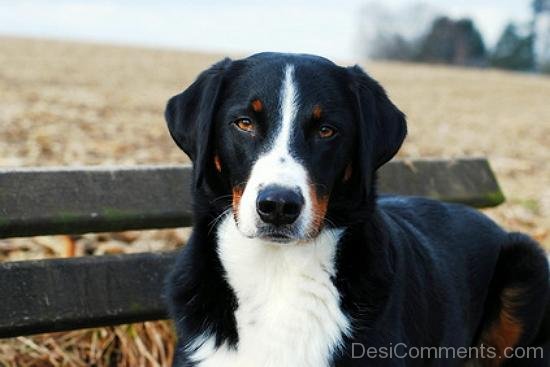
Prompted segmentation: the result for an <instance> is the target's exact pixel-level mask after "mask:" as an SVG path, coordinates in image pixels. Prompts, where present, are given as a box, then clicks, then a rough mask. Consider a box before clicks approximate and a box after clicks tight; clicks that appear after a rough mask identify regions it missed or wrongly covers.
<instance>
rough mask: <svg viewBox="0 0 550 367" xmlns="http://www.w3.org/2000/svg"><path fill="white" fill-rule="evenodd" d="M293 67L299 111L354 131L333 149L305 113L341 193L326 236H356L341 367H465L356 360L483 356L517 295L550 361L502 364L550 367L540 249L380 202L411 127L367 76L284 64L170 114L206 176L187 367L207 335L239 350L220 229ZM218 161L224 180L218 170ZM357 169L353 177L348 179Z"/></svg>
mask: <svg viewBox="0 0 550 367" xmlns="http://www.w3.org/2000/svg"><path fill="white" fill-rule="evenodd" d="M288 63H292V64H294V65H295V67H296V79H297V82H298V84H299V86H300V92H301V95H300V100H299V105H300V109H301V110H302V109H303V110H304V111H307V110H308V109H309V108H311V107H312V106H313V105H315V104H316V103H322V104H323V105H324V106H325V107H326V111H325V113H326V115H325V116H326V118H327V119H328V120H329V121H330V122H332V123H334V124H335V125H336V127H337V128H338V130H339V131H341V132H342V133H341V134H339V136H338V137H337V138H335V139H334V141H332V142H331V141H329V142H322V143H320V142H317V141H316V140H315V139H313V138H311V135H310V130H311V126H310V122H309V120H308V117H307V116H306V115H300V114H299V115H298V117H297V120H298V121H301V123H303V126H304V128H303V129H302V130H299V131H298V132H297V133H296V135H295V136H294V139H295V140H296V141H298V142H300V144H296V145H295V146H293V149H295V150H294V151H293V154H294V155H296V156H297V157H300V159H301V160H302V161H303V163H304V164H305V166H306V167H307V169H308V171H309V173H310V175H311V178H312V180H313V182H314V183H315V184H316V185H317V186H318V187H319V190H320V191H321V193H322V194H327V195H328V194H330V201H329V203H328V211H327V214H326V221H325V223H324V225H325V226H328V227H330V226H336V227H345V228H346V231H345V234H344V236H343V238H342V239H341V240H340V242H339V244H338V252H337V259H336V269H337V276H336V277H335V279H333V281H334V284H335V285H336V287H337V289H338V291H339V293H340V296H341V308H342V309H343V311H344V312H345V314H346V315H347V316H348V317H349V318H350V320H352V326H353V330H354V333H353V335H352V337H350V338H348V339H346V340H345V342H344V350H343V351H341V352H336V353H335V354H334V356H333V361H332V362H333V365H335V366H462V365H464V362H465V360H464V359H460V358H456V359H431V360H427V359H420V358H415V359H412V358H410V359H406V358H405V359H397V358H393V359H389V358H386V359H384V358H378V359H372V358H368V357H367V356H364V358H352V354H353V353H352V352H353V345H354V343H361V344H362V345H363V346H364V347H366V348H367V347H390V346H392V345H393V346H395V345H396V344H398V343H405V344H407V345H408V346H409V347H456V348H458V347H471V346H478V345H479V344H480V343H481V342H483V341H484V340H485V339H486V338H488V336H487V335H488V333H489V332H490V331H491V330H493V329H494V328H495V325H497V323H498V318H499V315H501V311H502V310H503V307H504V306H503V302H504V301H503V300H502V295H503V294H506V292H507V291H508V290H510V289H513V290H514V291H515V292H516V293H517V294H518V298H519V299H517V300H514V301H513V302H512V303H513V305H514V306H513V310H512V311H511V312H512V313H513V317H514V320H516V321H517V322H518V324H521V326H522V332H521V336H520V338H519V339H518V340H517V342H516V343H515V344H514V346H530V345H539V346H545V347H546V348H547V349H546V350H545V354H547V356H545V357H546V359H544V360H502V362H504V363H506V366H516V365H517V366H520V365H521V366H539V365H540V366H542V365H544V366H547V365H548V363H549V362H548V360H549V359H548V358H550V348H549V343H550V341H549V340H550V316H549V312H547V311H546V309H547V308H548V302H547V299H548V293H549V284H548V265H547V261H546V258H545V256H544V253H543V252H542V250H541V249H540V248H539V247H538V245H537V244H536V243H535V242H533V241H532V240H531V239H530V238H528V237H527V236H524V235H521V234H510V233H507V232H505V231H504V230H502V229H501V228H499V227H498V226H497V225H496V224H495V223H493V222H492V221H491V220H489V219H488V218H487V217H485V216H484V215H482V214H480V213H479V212H477V211H475V210H473V209H470V208H467V207H465V206H461V205H455V204H445V203H440V202H436V201H433V200H428V199H422V198H414V197H395V196H388V197H380V198H377V195H376V170H377V168H379V167H380V166H381V165H383V164H384V163H385V162H387V161H388V160H390V159H391V158H392V157H393V156H394V155H395V154H396V152H397V151H398V149H399V148H400V146H401V144H402V142H403V140H404V138H405V135H406V124H405V117H404V115H403V114H402V113H401V112H400V111H399V110H398V109H397V108H396V107H395V106H394V105H393V103H392V102H391V101H390V100H389V98H388V97H387V95H386V93H385V92H384V90H383V89H382V87H381V86H380V85H379V84H378V83H377V82H376V81H374V80H373V79H372V78H370V77H369V76H368V75H367V74H365V73H364V72H363V71H362V70H361V69H360V68H359V67H358V66H355V67H351V68H342V67H339V66H336V65H334V64H333V63H332V62H330V61H328V60H326V59H322V58H319V57H315V56H309V55H288V54H273V53H264V54H259V55H254V56H252V57H250V58H247V59H243V60H237V61H232V60H229V59H225V60H223V61H221V62H219V63H217V64H216V65H214V66H212V67H211V68H210V69H208V70H206V71H205V72H203V73H202V74H201V75H200V76H199V77H198V79H197V81H195V83H193V84H192V85H191V86H190V87H189V88H188V89H186V90H185V91H184V92H183V93H181V94H179V95H177V96H175V97H173V98H172V99H171V100H170V101H169V103H168V106H167V109H166V120H167V122H168V127H169V130H170V133H171V135H172V137H173V138H174V140H175V142H176V143H177V144H178V146H179V147H180V148H182V149H183V150H184V151H185V152H186V153H187V154H188V155H189V156H190V157H191V159H192V160H193V162H194V177H195V185H194V187H193V196H194V200H195V226H194V230H193V234H192V237H191V239H190V240H189V242H188V244H187V245H186V246H185V247H184V248H183V249H182V251H181V253H180V255H179V256H178V259H177V262H176V265H175V267H174V269H173V271H172V273H171V275H170V276H169V278H168V281H167V295H168V299H169V306H170V314H171V316H172V318H173V319H174V321H175V323H176V329H177V332H178V338H179V342H178V347H177V350H176V361H175V363H174V365H175V366H192V365H193V364H192V363H191V362H190V361H189V360H188V356H187V355H186V351H185V350H184V348H183V346H185V345H187V344H189V343H190V342H192V340H193V339H194V338H195V337H196V336H198V335H201V334H205V333H206V334H208V335H213V336H215V338H216V345H221V344H222V343H227V344H228V345H229V346H231V347H232V348H237V347H238V340H239V336H238V333H237V328H236V322H235V316H234V311H235V309H236V308H237V306H238V305H237V300H236V297H235V294H234V293H233V290H232V289H231V287H230V285H229V284H228V283H227V282H226V280H225V278H224V269H223V266H222V264H221V262H220V260H219V258H218V255H217V252H216V249H217V244H216V229H217V228H216V225H217V219H218V217H219V216H220V215H221V214H222V213H223V211H224V210H225V209H226V208H227V207H228V206H230V205H231V195H232V190H233V189H234V188H235V187H238V186H239V185H242V184H243V183H244V182H246V179H247V177H248V174H249V173H250V169H251V166H252V165H253V163H254V160H255V159H256V158H257V157H258V155H259V154H260V153H261V152H262V149H263V144H264V142H265V141H267V140H269V138H270V136H271V135H272V134H273V131H272V130H273V129H274V128H275V127H274V121H276V120H277V119H278V118H279V116H278V113H277V111H278V110H277V96H276V94H277V93H278V88H279V84H277V83H279V82H280V78H281V77H280V75H281V73H282V69H283V67H284V65H286V64H288ZM254 98H261V100H262V103H263V106H264V109H263V110H262V111H260V112H254V111H250V108H249V107H248V103H249V102H250V101H251V100H253V99H254ZM243 115H245V116H247V117H248V118H250V119H253V121H254V122H255V123H256V124H257V126H258V131H257V132H256V134H257V136H256V137H255V139H254V140H244V139H243V138H242V137H241V136H240V135H239V134H240V133H239V132H238V131H235V130H234V129H230V128H228V125H229V124H228V122H229V121H232V119H235V118H239V117H241V116H243ZM216 155H217V156H219V157H220V158H221V159H220V161H221V173H220V172H218V171H217V168H216V166H215V164H214V157H215V156H216ZM348 166H351V172H352V173H351V177H349V179H348V180H342V177H343V176H344V173H345V172H346V169H347V167H348ZM508 301H509V300H508ZM484 338H485V339H484ZM289 353H292V351H289ZM479 363H481V365H486V366H497V365H499V364H491V363H496V362H495V361H492V362H491V361H488V360H482V361H479ZM503 365H504V364H503Z"/></svg>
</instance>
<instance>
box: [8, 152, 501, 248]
mask: <svg viewBox="0 0 550 367" xmlns="http://www.w3.org/2000/svg"><path fill="white" fill-rule="evenodd" d="M379 176H380V183H379V187H380V191H381V192H382V193H395V194H402V195H418V196H427V197H432V198H436V199H440V200H444V201H452V202H460V203H465V204H468V205H472V206H476V207H487V206H495V205H498V204H500V203H501V202H502V201H503V200H504V197H503V195H502V192H501V190H500V188H499V186H498V183H497V181H496V179H495V176H494V174H493V172H492V171H491V168H490V166H489V164H488V162H487V161H486V160H484V159H456V160H412V161H394V162H390V163H389V164H387V165H386V166H384V167H383V168H382V169H381V170H380V174H379ZM190 183H191V168H190V167H189V166H186V167H175V166H157V167H155V166H150V167H140V166H137V167H130V168H128V167H114V168H102V167H99V168H89V167H86V168H74V169H72V168H71V169H15V170H7V169H4V170H0V238H5V237H16V236H33V235H44V234H76V233H86V232H107V231H121V230H128V229H150V228H169V227H180V226H189V225H191V198H190V194H189V187H190Z"/></svg>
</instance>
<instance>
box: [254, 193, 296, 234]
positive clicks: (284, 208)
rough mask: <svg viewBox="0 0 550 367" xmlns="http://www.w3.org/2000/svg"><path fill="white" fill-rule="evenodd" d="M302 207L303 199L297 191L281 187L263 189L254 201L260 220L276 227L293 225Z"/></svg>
mask: <svg viewBox="0 0 550 367" xmlns="http://www.w3.org/2000/svg"><path fill="white" fill-rule="evenodd" d="M303 206H304V197H303V196H302V194H301V193H300V192H299V191H296V190H292V189H288V188H284V187H281V186H268V187H266V188H264V189H263V190H261V191H260V193H259V194H258V199H257V200H256V211H257V212H258V214H259V215H260V218H262V220H263V221H264V222H266V223H270V224H275V225H277V226H279V225H284V224H292V223H294V222H295V221H296V219H297V218H298V217H299V216H300V212H301V211H302V207H303Z"/></svg>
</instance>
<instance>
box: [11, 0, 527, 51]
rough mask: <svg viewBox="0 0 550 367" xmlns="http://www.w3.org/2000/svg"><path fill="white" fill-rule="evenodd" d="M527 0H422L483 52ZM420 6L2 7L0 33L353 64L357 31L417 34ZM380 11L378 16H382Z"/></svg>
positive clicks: (168, 1) (520, 16)
mask: <svg viewBox="0 0 550 367" xmlns="http://www.w3.org/2000/svg"><path fill="white" fill-rule="evenodd" d="M530 2H531V1H530V0H484V1H481V0H425V1H423V3H425V4H427V7H428V8H429V9H430V11H432V12H434V13H445V14H448V15H451V16H453V17H462V16H470V17H472V18H473V19H474V20H475V22H476V24H477V25H478V26H479V28H480V29H481V31H482V34H483V36H484V38H485V40H486V42H487V44H488V45H489V46H492V45H493V44H494V43H495V42H496V40H497V39H498V36H499V35H500V33H501V31H502V29H503V27H504V26H505V24H506V23H507V22H508V21H510V20H517V21H527V20H529V18H530V14H531V13H530ZM418 3H419V1H418V0H383V1H382V0H380V1H376V0H374V1H373V0H338V1H329V0H302V1H291V0H263V1H251V0H232V1H231V0H226V1H223V0H180V1H176V0H157V1H145V0H134V1H131V0H111V1H105V0H95V1H86V0H57V1H55V0H50V1H44V0H0V34H5V35H19V36H34V37H46V38H58V39H70V40H87V41H94V42H107V43H117V44H132V45H144V46H152V47H169V48H177V49H191V50H198V51H207V52H217V53H225V52H231V53H245V54H246V53H253V52H258V51H285V52H305V53H314V54H319V55H322V56H326V57H330V58H336V59H339V60H347V61H357V60H359V59H360V58H361V57H362V56H363V54H362V53H361V52H362V51H364V48H362V47H359V43H360V40H361V39H363V38H361V34H362V33H361V29H363V28H361V26H360V25H361V24H362V25H363V27H364V26H365V24H366V25H367V28H368V24H369V23H373V24H374V23H376V22H383V19H382V18H383V16H382V15H380V14H384V16H392V17H394V19H398V23H399V26H400V28H404V29H405V30H406V29H407V28H408V27H410V29H411V30H413V29H414V31H417V29H418V24H417V23H418V21H417V20H416V19H414V18H413V17H412V16H411V15H410V13H409V12H408V9H410V7H411V5H412V4H418ZM381 8H383V9H384V11H383V12H380V9H381Z"/></svg>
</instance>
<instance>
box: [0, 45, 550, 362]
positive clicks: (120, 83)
mask: <svg viewBox="0 0 550 367" xmlns="http://www.w3.org/2000/svg"><path fill="white" fill-rule="evenodd" d="M220 57H221V55H200V54H191V53H185V52H176V51H167V50H145V49H138V48H122V47H113V46H98V45H89V44H75V43H62V42H52V41H37V40H22V39H13V38H0V166H34V165H39V166H45V165H78V164H141V163H180V162H185V161H186V158H185V157H184V156H183V154H182V153H180V151H178V149H177V148H176V147H175V145H174V144H173V143H172V141H171V139H170V138H169V136H168V133H167V131H166V128H165V126H164V121H163V117H162V113H163V109H164V104H165V102H166V100H167V98H168V97H169V96H171V95H173V94H175V93H177V92H178V91H179V90H181V89H183V87H185V86H186V85H187V84H189V83H190V82H191V81H192V80H193V78H194V77H195V76H196V75H197V73H198V72H199V71H201V70H202V69H203V68H205V67H206V66H207V65H209V64H211V63H213V62H214V61H216V60H217V59H219V58H220ZM365 66H366V68H367V70H368V71H369V72H370V73H371V74H372V75H373V76H374V77H375V78H377V79H378V80H379V81H380V82H381V83H382V84H383V85H384V86H386V88H387V90H388V91H389V93H390V95H391V96H392V98H393V99H394V101H395V102H396V104H397V105H398V106H400V107H401V108H402V109H403V111H404V112H406V113H407V115H408V117H409V129H410V135H409V137H408V140H407V142H406V144H405V146H404V147H403V149H402V151H401V153H400V155H401V156H403V157H427V156H446V157H450V156H472V155H484V156H488V157H489V158H490V161H491V163H492V165H493V167H494V168H495V171H496V173H497V176H498V178H499V180H500V182H501V184H502V186H503V189H504V192H505V194H506V196H507V199H508V201H507V203H506V204H505V205H502V206H500V207H499V208H497V209H492V210H488V211H487V212H488V213H489V215H491V216H492V217H493V218H495V219H496V220H497V221H499V222H500V223H501V224H503V225H504V226H506V227H507V228H509V229H513V230H523V231H526V232H528V233H530V234H531V235H532V236H534V237H535V238H537V239H538V240H539V241H541V242H542V243H543V244H544V245H545V246H546V247H547V248H550V79H549V78H543V77H536V76H532V75H520V74H512V73H505V72H498V71H487V70H466V69H458V68H446V67H433V66H425V65H410V64H395V63H394V64H390V63H369V64H367V65H365ZM185 237H186V233H185V231H182V230H169V231H146V232H143V233H138V232H127V233H120V234H94V235H85V236H80V237H77V238H76V239H75V240H76V250H77V255H84V254H102V253H113V252H134V251H146V250H159V249H164V248H174V247H175V246H176V245H177V244H178V243H181V242H182V241H183V240H184V239H185ZM68 240H69V239H68V238H67V237H66V236H55V237H38V238H32V239H10V240H2V241H0V261H2V260H4V261H5V260H14V259H28V258H41V257H55V256H63V255H64V253H65V248H66V246H64V243H66V242H67V241H68ZM172 344H173V334H172V332H171V331H170V327H169V323H167V322H156V323H145V324H136V325H132V326H121V327H116V328H104V329H95V330H81V331H75V332H70V333H57V334H46V335H41V336H34V337H29V338H17V339H10V340H4V341H2V342H0V366H1V365H6V366H73V365H74V366H79V365H95V366H109V365H120V366H159V365H162V366H165V365H167V364H168V362H169V360H170V355H171V352H172V350H171V347H172Z"/></svg>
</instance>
